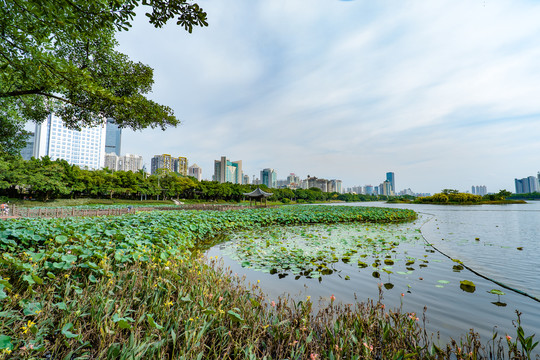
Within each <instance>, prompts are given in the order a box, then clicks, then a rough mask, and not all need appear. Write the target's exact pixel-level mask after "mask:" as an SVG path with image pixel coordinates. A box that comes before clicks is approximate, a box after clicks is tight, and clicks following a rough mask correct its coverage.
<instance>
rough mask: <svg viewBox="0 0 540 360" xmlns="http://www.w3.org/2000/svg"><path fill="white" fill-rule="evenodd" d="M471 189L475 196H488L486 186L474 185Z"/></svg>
mask: <svg viewBox="0 0 540 360" xmlns="http://www.w3.org/2000/svg"><path fill="white" fill-rule="evenodd" d="M471 189H472V194H473V195H480V196H484V195H487V187H486V185H473V186H472V188H471Z"/></svg>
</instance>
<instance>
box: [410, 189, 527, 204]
mask: <svg viewBox="0 0 540 360" xmlns="http://www.w3.org/2000/svg"><path fill="white" fill-rule="evenodd" d="M510 194H511V193H510V192H509V191H506V190H500V191H499V192H498V193H497V194H488V195H484V196H480V195H473V194H469V193H460V192H459V191H457V190H452V189H444V190H443V191H442V192H440V193H437V194H435V195H432V196H422V197H419V198H417V199H416V200H415V201H414V202H415V203H417V204H443V205H444V204H451V205H482V204H521V203H524V201H516V200H507V199H506V198H507V197H508V196H509V195H510Z"/></svg>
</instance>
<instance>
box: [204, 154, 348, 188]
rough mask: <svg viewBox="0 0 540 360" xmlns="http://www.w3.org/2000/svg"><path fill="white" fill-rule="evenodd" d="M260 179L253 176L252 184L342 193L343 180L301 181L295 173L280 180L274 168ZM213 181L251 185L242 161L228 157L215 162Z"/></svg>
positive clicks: (312, 178)
mask: <svg viewBox="0 0 540 360" xmlns="http://www.w3.org/2000/svg"><path fill="white" fill-rule="evenodd" d="M259 176H260V177H259V178H256V177H255V175H253V180H252V181H251V184H254V185H266V186H267V187H269V188H274V189H285V188H288V189H293V190H294V189H309V188H311V187H316V188H319V189H321V190H322V191H324V192H339V193H341V192H342V182H341V180H336V179H334V180H326V179H319V178H316V177H310V176H309V175H308V177H307V179H303V180H302V179H301V178H300V177H299V176H297V175H296V174H294V173H291V174H289V176H287V178H286V179H283V180H280V179H278V178H277V172H276V170H275V169H272V168H265V169H262V170H261V171H260V174H259ZM212 180H213V181H217V182H220V183H226V182H229V183H232V184H250V178H249V175H247V174H244V173H243V171H242V160H238V161H231V160H229V159H228V158H227V157H226V156H222V157H221V159H220V160H215V161H214V175H213V176H212Z"/></svg>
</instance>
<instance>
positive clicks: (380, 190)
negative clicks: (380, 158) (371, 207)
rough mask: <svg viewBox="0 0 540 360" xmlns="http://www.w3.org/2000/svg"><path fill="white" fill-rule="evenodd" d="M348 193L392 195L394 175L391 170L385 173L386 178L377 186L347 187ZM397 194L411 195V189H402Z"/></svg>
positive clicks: (393, 193) (393, 191) (394, 186)
mask: <svg viewBox="0 0 540 360" xmlns="http://www.w3.org/2000/svg"><path fill="white" fill-rule="evenodd" d="M347 192H348V193H351V194H362V195H386V196H394V195H396V177H395V174H394V173H393V172H387V173H386V180H384V181H383V182H382V183H380V184H379V185H378V186H373V185H365V186H353V187H351V188H349V189H347ZM399 195H413V192H412V190H411V189H407V190H403V191H402V192H400V193H399Z"/></svg>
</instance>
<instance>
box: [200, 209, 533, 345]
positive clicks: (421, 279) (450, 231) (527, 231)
mask: <svg viewBox="0 0 540 360" xmlns="http://www.w3.org/2000/svg"><path fill="white" fill-rule="evenodd" d="M339 205H348V206H378V207H381V206H382V207H392V208H409V209H413V210H415V211H417V212H418V213H419V214H420V218H419V219H418V221H416V222H415V223H414V224H411V223H408V224H402V225H397V226H398V227H399V226H403V227H417V228H420V229H421V233H422V235H423V237H424V238H425V240H423V239H419V240H417V241H414V242H409V241H407V242H403V243H400V244H399V246H397V247H396V249H395V252H396V254H397V255H395V256H396V257H397V258H399V256H400V255H399V254H401V256H406V257H410V258H415V259H419V260H417V261H416V262H415V264H413V265H409V266H407V265H406V264H405V263H404V262H398V261H396V264H395V265H394V266H392V267H389V269H391V271H387V272H388V273H383V272H381V275H380V277H379V278H375V277H374V276H373V271H372V270H373V268H371V267H369V268H365V269H361V268H359V267H358V266H356V263H354V264H347V263H343V262H338V263H335V264H333V266H332V269H333V273H332V275H328V276H323V277H322V278H321V279H320V280H319V279H309V278H306V277H302V276H300V277H298V276H296V277H295V276H286V277H281V278H280V277H279V276H277V275H271V274H268V273H263V272H261V271H254V270H251V269H248V268H243V267H242V266H241V265H240V264H239V263H238V262H236V261H234V260H232V259H231V258H230V257H229V256H227V255H226V254H227V249H228V245H227V243H224V244H221V245H218V246H216V247H214V248H212V249H211V250H209V252H208V255H209V256H216V255H218V256H220V257H222V258H223V261H224V263H225V265H226V266H229V267H231V269H232V270H233V272H236V273H238V274H240V275H245V276H246V280H247V281H248V282H251V283H253V284H254V283H256V282H257V280H260V284H259V286H260V287H261V288H262V290H263V291H264V292H265V293H266V294H267V295H268V298H269V300H272V299H274V298H276V297H278V296H280V295H284V294H290V295H291V296H292V297H293V298H295V299H305V298H306V296H311V299H312V300H315V299H320V301H321V302H322V303H323V304H324V303H326V302H328V301H329V297H330V296H331V295H332V294H333V295H334V296H335V297H336V300H339V301H342V302H344V303H353V302H354V301H356V299H358V300H359V301H365V300H368V299H375V300H376V299H377V298H378V292H379V290H378V289H379V287H380V285H379V284H384V286H383V300H382V302H383V303H384V304H386V305H387V306H389V307H391V308H398V307H400V306H401V307H402V309H403V311H406V312H415V313H417V314H418V315H419V316H420V317H422V316H421V315H420V314H422V312H423V309H424V307H427V311H426V318H427V328H428V330H429V331H432V332H435V333H439V335H440V338H441V343H445V342H446V341H448V339H449V338H450V337H453V338H456V339H457V338H459V337H460V336H462V335H465V334H466V333H467V332H468V331H469V329H471V328H474V330H475V331H477V332H478V333H479V334H480V335H481V336H482V338H483V339H484V341H485V342H486V341H487V340H490V339H491V337H492V335H493V332H494V331H497V332H498V334H499V335H500V336H504V335H505V334H509V335H510V336H512V337H513V338H515V337H516V330H515V327H514V326H513V323H512V321H514V320H516V319H517V316H516V310H517V311H519V312H521V313H522V315H521V321H522V326H523V328H524V329H525V333H526V335H531V334H532V333H536V334H537V336H536V338H535V339H536V340H538V338H539V337H540V302H538V301H537V300H535V299H534V298H537V299H538V298H540V202H531V203H529V204H516V205H475V206H438V205H414V204H411V205H409V204H386V203H379V202H377V203H349V204H339ZM426 242H427V243H431V244H433V246H434V247H436V248H437V249H438V250H440V251H441V252H442V253H443V254H441V253H439V252H437V251H434V250H433V248H431V247H430V246H429V245H427V243H426ZM449 257H450V258H452V259H456V260H459V261H461V262H462V263H463V264H464V265H466V266H467V267H469V268H471V269H473V270H474V271H476V272H477V273H479V274H481V275H483V276H484V277H487V278H489V279H492V280H494V281H496V282H499V283H500V284H504V285H506V286H507V287H508V288H510V289H508V288H504V287H502V286H500V285H498V284H497V283H495V282H493V281H490V280H488V279H486V278H484V277H481V276H479V275H477V274H475V273H473V272H471V271H469V270H467V269H466V268H465V269H462V270H460V266H459V265H460V263H458V262H456V261H453V260H451V259H450V258H449ZM420 264H421V265H420ZM463 280H468V281H472V282H473V283H474V284H475V285H476V287H475V289H474V291H473V292H470V291H471V289H468V290H469V291H465V290H467V289H465V290H463V289H462V287H460V281H463ZM493 289H495V290H501V291H503V292H504V293H505V295H502V296H500V298H499V297H498V296H497V295H495V294H492V293H489V291H491V290H493ZM511 289H516V290H517V291H518V292H515V291H512V290H511ZM522 293H526V294H528V295H529V296H525V295H523V294H522ZM315 302H316V300H315ZM539 350H540V349H538V348H537V349H535V351H536V352H537V353H538V351H539Z"/></svg>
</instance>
